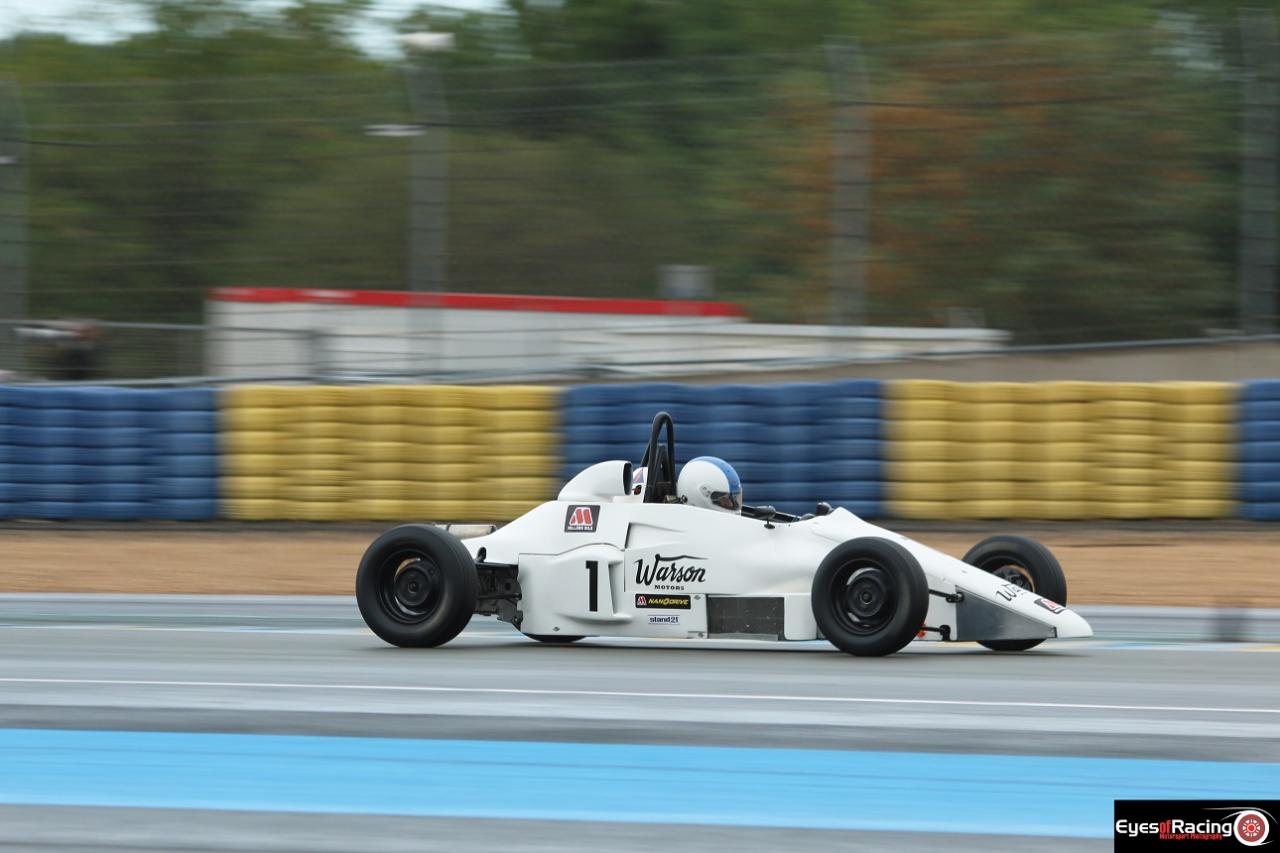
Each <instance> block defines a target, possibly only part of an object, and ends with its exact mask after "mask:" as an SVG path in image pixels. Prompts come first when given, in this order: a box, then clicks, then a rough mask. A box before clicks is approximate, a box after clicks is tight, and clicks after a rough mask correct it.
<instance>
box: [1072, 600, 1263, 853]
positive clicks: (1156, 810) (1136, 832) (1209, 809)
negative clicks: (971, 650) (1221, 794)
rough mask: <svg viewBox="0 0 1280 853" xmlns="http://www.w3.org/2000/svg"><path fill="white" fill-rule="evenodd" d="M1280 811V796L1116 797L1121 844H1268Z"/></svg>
mask: <svg viewBox="0 0 1280 853" xmlns="http://www.w3.org/2000/svg"><path fill="white" fill-rule="evenodd" d="M1050 603H1052V602H1050ZM1277 813H1280V800H1116V801H1115V824H1114V826H1113V829H1114V830H1115V849H1116V850H1117V851H1138V850H1205V849H1211V850H1239V849H1240V848H1241V847H1262V846H1264V845H1270V844H1271V842H1272V841H1275V829H1276V819H1275V815H1276V814H1277Z"/></svg>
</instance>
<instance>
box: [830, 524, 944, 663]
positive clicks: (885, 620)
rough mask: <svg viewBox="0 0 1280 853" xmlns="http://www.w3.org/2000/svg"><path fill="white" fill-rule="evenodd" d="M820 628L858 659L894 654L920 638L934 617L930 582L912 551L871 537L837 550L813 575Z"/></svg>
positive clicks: (855, 541) (839, 546) (832, 641)
mask: <svg viewBox="0 0 1280 853" xmlns="http://www.w3.org/2000/svg"><path fill="white" fill-rule="evenodd" d="M811 602H812V605H813V616H814V619H815V620H816V621H817V623H818V629H819V630H820V631H822V635H823V636H824V637H826V638H827V640H829V641H830V642H831V644H832V645H833V646H835V647H836V648H838V649H839V650H840V651H842V652H846V653H848V654H851V655H857V656H858V657H878V656H882V655H890V654H893V653H894V652H896V651H898V650H900V649H901V648H902V647H903V646H905V645H906V644H907V643H909V642H911V641H912V640H913V639H915V636H916V634H918V633H919V632H920V629H921V628H922V627H923V626H924V620H925V616H926V615H927V614H928V612H929V582H928V581H927V580H926V579H925V576H924V570H923V569H922V568H920V563H919V561H918V560H916V558H915V557H914V556H912V555H911V552H910V551H908V550H907V549H906V548H903V547H902V546H901V545H899V544H898V543H896V542H891V541H890V540H888V539H880V538H877V537H874V536H867V537H863V538H861V539H851V540H849V541H848V542H844V543H842V544H840V545H837V546H836V547H835V548H833V549H832V550H831V553H829V554H827V557H826V559H825V560H823V561H822V565H820V566H818V571H817V573H816V574H815V575H814V576H813V592H812V595H811Z"/></svg>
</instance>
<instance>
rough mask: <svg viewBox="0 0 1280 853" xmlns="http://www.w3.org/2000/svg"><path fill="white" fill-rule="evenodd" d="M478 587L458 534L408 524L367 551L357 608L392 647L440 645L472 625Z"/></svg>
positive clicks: (360, 574) (360, 571)
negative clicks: (470, 623)
mask: <svg viewBox="0 0 1280 853" xmlns="http://www.w3.org/2000/svg"><path fill="white" fill-rule="evenodd" d="M479 586H480V581H479V578H478V577H477V575H476V564H475V560H474V559H473V558H472V557H471V554H470V553H469V552H468V551H467V549H466V548H465V547H464V546H463V544H462V542H461V541H460V540H459V539H458V538H457V537H456V536H454V535H453V534H451V533H448V532H447V531H444V530H441V529H439V528H437V527H429V526H427V525H424V524H405V525H402V526H400V527H395V528H392V529H391V530H388V531H387V532H386V533H383V534H382V535H381V536H379V537H378V538H377V539H375V540H374V541H373V544H372V545H370V546H369V548H368V550H366V551H365V552H364V557H363V558H362V559H361V560H360V568H359V569H358V570H357V571H356V604H357V605H359V607H360V615H361V616H363V617H364V621H365V624H366V625H368V626H369V628H370V629H371V630H372V631H373V633H375V634H377V635H378V636H379V637H381V638H382V639H384V640H386V641H387V642H388V643H391V644H392V645H393V646H405V647H423V646H439V645H442V644H444V643H447V642H449V641H450V640H452V639H453V638H454V637H456V636H458V634H459V633H460V632H461V631H462V629H463V628H465V627H466V626H467V622H469V621H470V620H471V616H472V614H473V613H475V610H476V597H477V596H478V595H479Z"/></svg>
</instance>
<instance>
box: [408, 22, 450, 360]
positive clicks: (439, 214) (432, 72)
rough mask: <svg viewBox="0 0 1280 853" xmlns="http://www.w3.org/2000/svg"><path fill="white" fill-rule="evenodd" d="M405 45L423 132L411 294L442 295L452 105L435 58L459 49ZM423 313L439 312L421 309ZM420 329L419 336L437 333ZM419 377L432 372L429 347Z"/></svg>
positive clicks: (416, 39)
mask: <svg viewBox="0 0 1280 853" xmlns="http://www.w3.org/2000/svg"><path fill="white" fill-rule="evenodd" d="M400 44H401V45H402V46H403V47H404V49H405V52H406V53H408V54H410V57H411V59H412V58H413V57H414V56H416V57H418V61H416V62H413V61H411V62H410V64H409V66H408V69H407V73H408V77H409V81H408V82H409V110H410V113H411V115H412V118H413V121H414V123H415V124H416V125H417V127H418V128H420V129H421V132H420V133H417V134H415V135H414V136H413V140H412V142H411V145H412V149H411V154H410V162H409V290H410V292H412V293H424V292H429V293H442V292H444V290H445V284H446V281H447V278H448V263H447V262H448V255H447V253H448V240H447V238H448V231H447V229H448V224H449V217H448V214H449V162H448V161H449V135H448V134H449V105H448V104H447V103H446V102H445V92H444V83H443V81H442V80H441V79H440V72H439V71H438V70H437V69H436V67H435V65H434V64H433V63H432V62H431V57H432V55H434V54H438V53H441V52H444V51H449V50H452V49H453V45H454V40H453V34H452V33H432V32H416V33H405V34H404V35H402V36H400ZM411 310H412V311H413V312H414V313H413V316H415V317H416V316H417V314H418V312H420V311H424V310H427V311H436V310H438V309H435V308H432V309H428V308H424V307H423V306H417V307H414V308H412V309H411ZM424 326H425V324H418V323H415V324H414V327H415V328H414V331H415V332H416V333H417V335H415V336H422V339H423V340H424V341H425V340H426V339H427V338H426V335H427V334H428V333H430V332H431V331H437V330H434V329H431V328H426V327H424ZM421 357H422V363H421V364H420V366H419V369H418V373H419V374H423V375H426V374H427V373H429V364H428V363H427V353H426V351H425V347H424V348H423V349H422V350H421Z"/></svg>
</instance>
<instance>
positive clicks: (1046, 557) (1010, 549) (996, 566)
mask: <svg viewBox="0 0 1280 853" xmlns="http://www.w3.org/2000/svg"><path fill="white" fill-rule="evenodd" d="M964 561H965V562H966V563H968V564H969V565H971V566H977V567H978V568H980V569H982V570H983V571H984V572H990V573H991V574H993V575H995V576H996V577H998V578H1002V579H1003V580H1006V581H1008V582H1009V583H1013V584H1017V585H1018V586H1020V587H1022V588H1023V589H1025V590H1029V591H1030V592H1034V593H1035V594H1036V595H1038V596H1040V597H1042V598H1047V599H1049V600H1050V601H1054V602H1057V603H1058V604H1062V605H1065V604H1066V603H1067V576H1066V575H1065V574H1063V572H1062V566H1061V565H1060V564H1059V563H1058V558H1057V557H1055V556H1053V553H1052V552H1051V551H1050V550H1049V549H1048V548H1046V547H1044V546H1043V545H1041V544H1040V543H1039V542H1037V541H1036V540H1034V539H1028V538H1027V537H1025V536H992V537H990V538H988V539H983V540H982V541H981V542H979V543H978V544H977V545H974V546H973V547H972V548H970V549H969V552H968V553H967V554H965V555H964ZM1043 642H1044V640H979V641H978V643H979V644H981V645H983V646H986V647H987V648H989V649H991V650H993V651H997V652H1025V651H1026V650H1027V649H1032V648H1035V647H1036V646H1038V645H1040V644H1041V643H1043Z"/></svg>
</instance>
